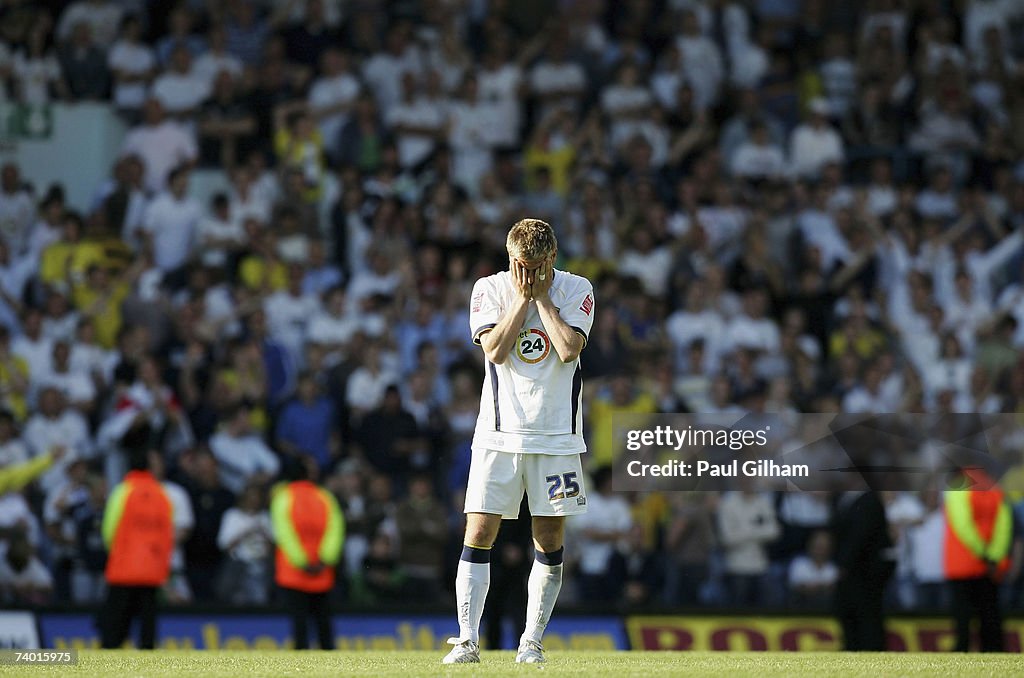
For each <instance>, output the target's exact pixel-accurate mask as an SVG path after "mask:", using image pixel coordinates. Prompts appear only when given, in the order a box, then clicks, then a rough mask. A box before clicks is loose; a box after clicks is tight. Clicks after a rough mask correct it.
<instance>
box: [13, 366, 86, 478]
mask: <svg viewBox="0 0 1024 678" xmlns="http://www.w3.org/2000/svg"><path fill="white" fill-rule="evenodd" d="M38 400H39V403H38V411H37V412H36V413H35V414H33V415H32V416H31V417H30V418H29V420H28V422H27V423H26V424H25V432H24V434H23V435H22V438H23V439H24V441H25V443H26V444H27V445H28V447H29V450H31V451H32V456H34V457H38V456H39V455H41V454H46V453H47V452H52V451H53V450H54V449H62V450H64V451H65V452H66V453H65V454H64V456H63V457H62V458H61V460H60V461H59V462H57V463H56V464H54V465H53V466H51V467H50V469H49V470H48V471H47V472H46V473H44V474H43V476H42V477H41V478H40V480H39V485H40V487H42V488H43V490H44V491H49V490H52V489H53V488H54V487H56V486H57V485H59V484H60V483H61V482H62V481H64V480H65V478H66V470H67V467H68V466H69V465H70V463H71V462H72V461H74V460H75V459H81V458H88V457H89V456H90V455H91V454H92V438H91V437H90V436H89V426H88V424H87V423H86V421H85V417H83V416H82V415H81V413H80V412H77V411H76V410H73V409H70V408H69V407H68V406H67V402H66V401H65V399H64V395H63V394H62V393H61V392H60V391H59V390H58V389H56V388H54V387H52V386H48V387H44V388H42V389H41V390H40V392H39V399H38Z"/></svg>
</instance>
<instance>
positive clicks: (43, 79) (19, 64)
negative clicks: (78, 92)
mask: <svg viewBox="0 0 1024 678" xmlns="http://www.w3.org/2000/svg"><path fill="white" fill-rule="evenodd" d="M47 38H48V29H47V28H46V25H45V23H43V22H36V25H35V26H33V27H32V28H31V29H30V30H29V32H28V40H27V41H26V46H25V48H24V49H19V50H18V51H17V52H15V54H14V61H13V63H12V68H11V72H12V73H13V75H14V82H15V91H16V92H17V97H18V101H20V102H21V103H24V104H36V105H39V104H46V103H49V102H50V101H51V100H52V99H53V98H54V95H55V94H56V95H57V96H58V97H63V96H64V95H66V94H67V85H66V84H65V82H64V78H63V74H62V73H61V70H60V62H59V61H58V60H57V56H56V54H55V53H54V51H53V50H52V49H50V48H49V44H48V42H47Z"/></svg>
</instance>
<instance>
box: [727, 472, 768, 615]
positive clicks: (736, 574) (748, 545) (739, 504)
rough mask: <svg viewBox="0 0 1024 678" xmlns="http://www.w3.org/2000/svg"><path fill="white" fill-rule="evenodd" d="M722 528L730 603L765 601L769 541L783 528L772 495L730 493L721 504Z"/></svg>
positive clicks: (756, 603) (748, 603)
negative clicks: (780, 527) (776, 513)
mask: <svg viewBox="0 0 1024 678" xmlns="http://www.w3.org/2000/svg"><path fill="white" fill-rule="evenodd" d="M717 517H718V530H719V534H720V536H721V539H722V546H723V547H724V548H725V572H726V581H727V584H728V586H729V593H730V602H731V603H732V604H733V605H737V606H753V605H759V604H761V602H762V600H763V599H764V590H763V589H764V585H763V581H762V579H763V577H764V575H765V574H767V572H768V549H767V545H768V543H770V542H772V541H773V540H775V539H776V538H778V536H779V533H780V529H779V523H778V520H777V519H776V516H775V505H774V504H773V503H772V496H771V495H770V494H763V493H758V492H754V491H751V490H743V491H736V492H728V493H726V495H725V496H724V497H722V501H721V502H720V503H719V505H718V516H717Z"/></svg>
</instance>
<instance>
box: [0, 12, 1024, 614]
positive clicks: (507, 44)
mask: <svg viewBox="0 0 1024 678" xmlns="http://www.w3.org/2000/svg"><path fill="white" fill-rule="evenodd" d="M1022 22H1024V6H1022V5H1021V3H1019V2H1014V1H1012V0H990V1H989V0H964V1H961V2H925V1H917V0H867V1H866V2H857V3H853V2H849V3H829V2H824V1H822V0H804V1H800V0H750V1H747V2H741V1H729V0H707V1H706V2H705V1H700V0H665V1H655V2H648V1H639V0H623V1H622V2H607V1H602V0H564V1H562V2H558V3H547V2H504V1H499V0H450V1H444V0H420V1H415V0H409V1H403V2H394V3H383V2H344V1H342V0H288V1H285V0H278V1H274V2H271V1H262V2H258V1H253V2H248V1H241V0H212V1H210V2H196V1H190V2H181V3H179V4H177V5H173V6H172V5H171V3H164V2H151V1H146V0H122V1H116V0H78V1H76V2H71V3H64V2H59V1H55V0H50V1H47V0H38V1H33V2H25V1H17V0H15V1H8V2H3V3H0V107H2V108H3V110H4V111H15V112H19V111H21V112H25V111H27V112H28V114H31V113H32V111H46V110H48V109H50V108H51V107H59V106H69V105H81V104H83V103H93V104H95V103H99V104H101V105H102V106H104V107H105V108H106V109H109V111H110V112H111V113H110V114H111V115H116V116H118V118H119V119H120V120H121V121H123V125H124V127H125V129H126V130H127V134H126V135H125V136H124V139H123V141H122V142H121V146H120V147H119V148H118V149H117V158H118V159H117V161H116V163H115V164H114V165H113V166H112V167H106V166H101V167H97V166H92V165H90V163H91V162H92V158H90V157H68V158H66V160H65V162H67V163H74V164H75V165H76V166H79V165H80V166H81V167H82V168H83V172H86V173H89V174H92V175H95V176H107V177H108V178H107V179H106V180H105V181H103V182H102V183H100V184H98V185H96V186H95V187H94V193H93V197H92V199H90V200H88V201H78V203H75V202H73V201H71V200H69V198H68V194H67V191H66V190H65V187H63V186H62V185H60V184H53V185H49V184H48V183H47V182H48V180H47V179H46V177H45V176H43V175H40V176H33V175H31V174H29V173H26V172H23V171H22V168H20V167H19V160H18V155H17V153H14V154H13V155H11V154H7V155H5V156H4V157H6V158H9V160H8V161H7V162H6V164H4V166H3V169H2V175H0V235H2V244H0V325H2V327H0V403H2V407H3V411H2V412H0V467H8V466H14V465H18V464H22V463H24V462H26V461H30V460H31V459H33V458H37V457H39V456H40V455H44V454H47V453H48V452H50V451H51V450H53V448H54V447H55V446H56V447H62V448H64V450H63V452H62V454H63V456H61V458H60V461H59V462H58V463H57V464H56V465H55V466H54V467H53V468H51V469H50V470H48V471H47V472H46V473H45V474H44V475H43V476H42V477H41V479H40V480H39V481H37V482H36V483H35V484H34V485H32V486H31V487H30V488H29V489H27V490H24V491H16V492H7V493H5V494H3V495H0V603H2V604H3V605H4V606H9V605H19V606H24V605H38V604H43V603H48V602H62V603H63V602H72V603H75V604H81V605H92V604H95V603H97V602H98V601H100V600H101V599H102V570H103V562H104V558H105V554H104V550H103V548H102V541H101V539H100V534H99V520H100V517H101V515H102V507H103V504H104V501H105V496H106V493H107V491H108V489H109V488H110V487H112V486H113V485H114V484H115V483H116V482H118V481H119V480H120V478H121V477H122V476H123V474H124V472H125V470H126V465H125V456H124V449H125V448H126V447H127V446H128V445H130V444H137V443H138V442H139V441H138V436H145V443H146V444H148V445H150V446H151V447H152V449H154V450H156V451H157V452H158V453H159V454H158V457H160V458H161V459H162V460H163V464H162V466H164V467H165V469H162V472H163V475H164V482H165V485H166V486H167V487H169V488H171V489H169V493H170V494H171V496H172V499H173V501H174V502H175V505H176V507H177V510H176V511H175V519H176V529H177V535H178V549H177V550H176V553H175V557H174V569H175V574H174V576H172V579H171V583H170V584H169V585H168V590H167V595H166V597H167V600H168V601H169V602H170V603H171V604H176V603H187V602H189V601H194V600H200V601H204V602H208V601H212V600H219V601H220V602H222V603H223V604H225V605H231V606H239V607H245V606H250V607H251V606H261V605H265V604H266V603H267V602H268V600H270V599H271V598H270V595H271V594H270V587H271V570H272V568H271V567H269V565H268V563H269V558H270V556H271V554H272V552H273V549H272V545H271V543H270V533H269V527H268V525H269V518H268V513H267V511H268V496H267V490H268V486H269V484H270V483H271V482H272V481H274V480H275V478H276V476H277V474H278V472H279V469H280V468H281V466H282V460H283V459H286V458H288V457H290V456H296V455H310V456H311V457H313V458H314V459H315V461H316V463H317V464H318V466H319V468H320V471H321V480H322V482H323V484H324V485H325V486H326V487H327V488H329V489H330V490H331V491H332V492H334V494H335V495H336V496H337V498H338V500H339V503H340V505H341V507H342V510H343V512H344V514H345V518H346V522H347V525H348V532H347V536H346V543H345V550H344V555H343V557H342V568H341V572H342V575H343V576H341V577H339V579H338V584H337V586H336V589H335V591H334V596H335V597H336V598H337V599H338V601H339V602H342V603H343V604H344V603H345V602H349V601H356V602H358V603H360V604H370V605H372V604H376V603H388V602H391V603H394V602H396V601H407V600H411V599H414V598H415V599H417V600H420V601H422V600H423V599H424V598H426V599H427V602H441V601H448V600H450V599H451V594H450V586H451V581H452V576H451V572H453V571H454V565H455V562H456V559H457V557H458V553H459V550H460V548H461V535H462V515H461V506H462V504H461V501H462V493H463V492H464V487H465V482H466V475H467V472H468V454H469V452H468V445H469V440H470V437H471V435H472V431H473V426H474V423H475V418H476V413H477V402H478V398H479V383H480V379H481V375H482V356H481V355H480V351H479V350H478V349H475V348H474V347H473V345H472V343H471V341H470V336H469V327H468V324H467V316H468V298H469V290H470V288H471V286H472V283H473V281H474V280H475V279H476V278H477V277H479V276H481V275H487V274H489V273H492V272H494V271H497V270H500V269H502V268H504V267H505V266H506V255H505V252H504V235H505V233H506V231H507V227H508V225H509V224H511V223H512V222H513V221H515V220H516V219H518V218H520V217H521V216H523V215H527V214H528V215H531V216H535V217H540V218H544V219H546V220H548V221H550V223H551V224H552V225H554V226H555V228H556V229H557V234H558V238H559V243H560V263H559V267H564V268H566V269H568V270H572V271H575V272H577V273H580V274H583V275H586V276H588V277H589V278H590V279H591V280H593V281H594V284H595V289H596V290H597V295H596V296H597V310H596V312H597V314H598V315H597V322H596V324H595V329H594V332H593V335H592V336H591V338H590V342H589V345H588V347H587V349H586V351H585V352H584V354H583V369H584V373H585V374H584V376H585V380H586V386H585V389H584V394H585V398H586V403H587V418H586V421H587V435H588V437H589V443H590V450H591V451H590V453H589V454H588V455H587V456H586V460H587V461H588V463H589V464H590V469H589V470H590V471H591V472H593V471H597V470H598V469H600V468H601V467H603V466H606V465H608V464H610V463H611V462H612V461H613V460H614V455H615V450H614V446H613V444H612V441H611V435H612V432H611V427H610V417H611V415H612V414H613V413H616V412H658V411H661V412H730V411H752V412H836V411H844V412H862V413H884V412H928V413H940V414H941V413H958V412H986V413H996V412H1007V413H1013V412H1019V411H1020V409H1021V407H1022V406H1024V359H1022V357H1021V355H1022V354H1021V348H1022V346H1024V279H1022V276H1021V273H1022V271H1024V61H1021V60H1022V59H1024V24H1022ZM9 124H13V123H9ZM1005 442H1006V443H1007V444H1016V445H1017V447H1018V448H1019V446H1020V444H1019V439H1018V440H1017V441H1016V443H1015V441H1013V440H1008V441H1005ZM424 477H426V478H428V479H430V480H431V481H432V483H426V484H424V483H423V482H418V481H422V479H423V478H424ZM411 486H416V487H417V488H418V490H417V492H415V493H413V494H410V492H409V488H410V487H411ZM425 487H426V489H425ZM1010 496H1011V498H1012V499H1013V500H1014V501H1015V502H1016V504H1015V506H1016V514H1017V517H1018V519H1019V520H1024V496H1022V495H1021V493H1019V492H1017V493H1010ZM884 500H885V503H886V510H887V516H888V519H889V521H890V524H891V525H892V526H893V531H894V536H895V539H896V543H897V549H898V568H897V575H896V578H895V580H894V585H893V587H892V590H891V591H890V592H889V597H888V602H889V604H890V605H891V606H892V607H894V608H902V609H907V610H916V609H922V608H928V609H934V608H941V607H944V606H945V605H947V604H948V595H949V594H948V591H947V590H946V589H945V585H944V582H943V580H944V574H943V572H942V571H941V551H937V550H936V548H938V547H936V543H938V542H940V541H941V535H942V533H943V530H944V525H943V514H942V506H941V502H940V500H939V498H938V497H937V496H936V495H935V493H921V494H917V493H910V492H891V493H886V494H885V496H884ZM591 502H592V503H591V506H590V511H591V513H590V514H589V515H590V518H589V519H588V520H587V521H580V522H579V525H578V526H575V529H572V528H573V527H574V526H572V525H570V528H571V533H570V535H569V541H570V546H569V548H567V549H566V554H567V558H569V559H571V560H567V565H568V567H567V572H572V573H573V574H571V575H569V576H568V578H567V584H566V589H565V591H564V593H563V598H564V599H565V600H566V601H570V602H572V601H575V602H578V603H589V602H593V601H594V600H596V599H597V598H600V597H604V598H606V600H605V601H603V602H604V603H607V604H610V605H623V606H636V605H685V606H708V607H712V606H718V607H726V606H734V607H742V608H767V607H778V608H781V607H786V606H788V607H790V608H792V609H801V610H805V609H806V610H821V609H823V607H824V606H825V603H824V602H823V601H826V600H827V599H828V594H829V592H830V590H831V588H832V587H833V586H834V584H835V579H836V576H837V572H836V568H835V566H834V565H833V564H832V563H831V562H830V557H831V556H830V552H831V550H832V544H831V542H830V539H829V538H828V535H827V534H826V533H824V532H823V531H822V530H827V528H828V526H829V524H830V519H831V517H832V513H833V505H832V503H831V500H830V498H829V497H828V496H826V495H824V494H822V493H789V494H778V495H752V496H747V495H741V494H727V495H725V496H719V495H718V494H717V493H701V494H699V495H696V496H694V495H689V494H668V493H666V494H658V493H628V494H621V495H620V494H605V493H603V492H597V491H595V492H594V493H593V494H592V495H591ZM425 514H429V515H425ZM600 516H609V517H610V518H609V520H608V521H598V522H599V523H600V525H599V527H603V526H607V525H609V524H614V525H615V533H614V535H613V537H612V538H610V539H609V538H607V535H606V534H604V532H601V534H599V535H598V534H596V533H595V532H594V530H593V527H592V525H591V523H594V521H595V520H597V518H598V517H600ZM425 518H429V520H427V519H425ZM1017 534H1018V536H1017V540H1018V546H1017V551H1016V552H1015V553H1016V554H1017V556H1016V560H1015V565H1014V570H1013V571H1012V573H1011V576H1010V577H1009V578H1008V580H1007V582H1006V583H1005V586H1004V589H1005V590H1004V594H1005V600H1004V602H1005V604H1006V605H1007V606H1010V607H1011V608H1016V609H1020V608H1021V607H1022V606H1024V584H1022V582H1024V579H1022V578H1021V577H1020V561H1021V549H1020V544H1019V542H1020V531H1019V530H1018V531H1017ZM612 583H614V584H615V585H614V586H613V585H612ZM588 592H589V593H588Z"/></svg>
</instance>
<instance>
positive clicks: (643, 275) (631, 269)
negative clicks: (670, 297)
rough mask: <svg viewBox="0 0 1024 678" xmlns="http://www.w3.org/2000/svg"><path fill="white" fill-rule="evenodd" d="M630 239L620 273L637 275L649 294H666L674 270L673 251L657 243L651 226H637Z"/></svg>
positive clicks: (621, 262)
mask: <svg viewBox="0 0 1024 678" xmlns="http://www.w3.org/2000/svg"><path fill="white" fill-rule="evenodd" d="M630 240H631V242H630V247H629V248H628V249H626V251H625V252H623V254H622V258H621V259H620V260H619V271H618V272H619V274H621V275H632V276H635V277H637V278H638V279H639V280H640V282H641V283H642V284H643V286H644V291H645V292H646V293H647V294H651V295H654V296H661V295H663V294H665V290H666V289H667V288H668V275H669V273H670V272H671V270H672V258H673V255H672V251H671V250H669V249H668V248H667V247H665V246H663V245H656V244H655V242H654V236H653V234H652V233H651V231H650V229H649V228H635V229H634V230H633V235H632V238H631V239H630Z"/></svg>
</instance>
